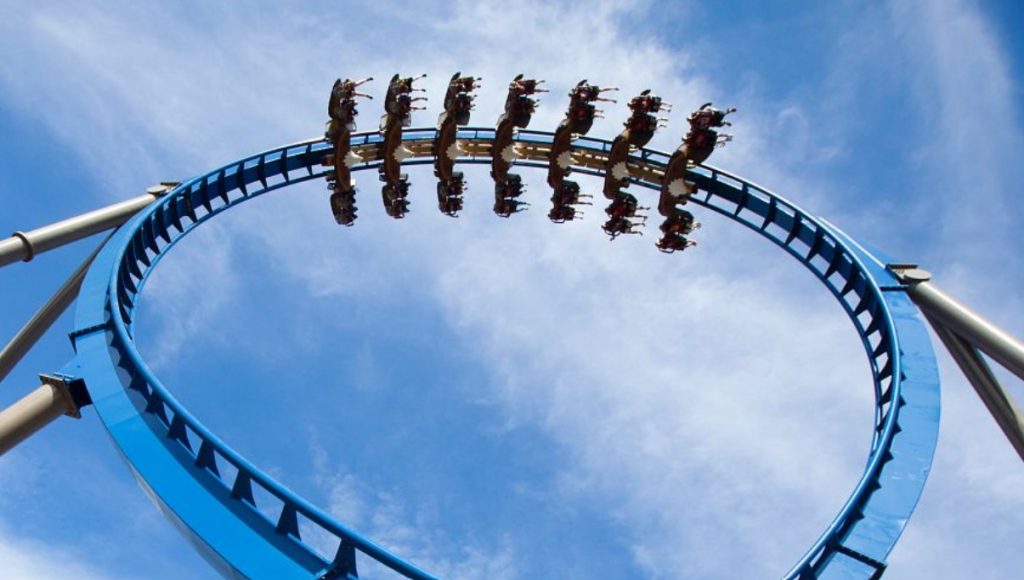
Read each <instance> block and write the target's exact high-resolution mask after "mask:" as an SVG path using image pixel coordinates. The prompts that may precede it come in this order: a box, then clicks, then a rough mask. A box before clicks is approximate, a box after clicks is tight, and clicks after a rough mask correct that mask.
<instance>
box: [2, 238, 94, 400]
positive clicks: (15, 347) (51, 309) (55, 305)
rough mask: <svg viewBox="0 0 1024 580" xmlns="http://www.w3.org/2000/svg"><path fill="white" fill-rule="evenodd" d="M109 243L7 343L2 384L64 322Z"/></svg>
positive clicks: (84, 263)
mask: <svg viewBox="0 0 1024 580" xmlns="http://www.w3.org/2000/svg"><path fill="white" fill-rule="evenodd" d="M109 239H110V236H107V237H106V239H104V240H103V242H102V243H100V245H99V246H98V247H97V248H96V249H95V250H94V251H93V252H92V254H90V255H89V257H88V258H86V259H85V261H84V262H82V265H81V266H79V267H78V269H77V270H75V273H74V274H72V275H71V277H70V278H68V279H67V281H65V282H64V285H62V286H61V287H60V289H59V290H57V292H56V293H55V294H54V295H53V296H51V297H50V299H49V300H48V301H47V302H46V304H44V305H43V306H42V308H40V309H39V311H38V312H36V313H35V315H33V316H32V318H31V319H30V320H29V321H28V322H27V323H25V326H23V327H22V328H21V330H19V331H18V334H16V335H14V338H12V339H11V342H9V343H7V346H5V347H4V348H3V350H0V383H2V382H3V380H4V378H6V377H7V374H8V373H10V372H11V369H13V368H14V365H16V364H18V361H20V360H21V358H22V357H23V356H25V353H27V352H28V351H29V350H30V349H31V348H32V347H33V346H34V345H35V344H36V341H38V340H39V338H40V337H41V336H43V334H45V333H46V331H47V330H49V329H50V326H52V325H53V323H54V322H56V320H57V319H58V318H60V315H61V314H63V313H64V311H65V310H67V308H68V306H70V305H71V303H72V302H73V301H74V300H75V297H76V296H78V289H79V288H81V286H82V280H84V279H85V273H86V272H87V271H88V270H89V265H90V264H92V261H93V259H95V258H96V254H98V253H99V252H100V250H101V249H102V248H103V246H104V245H106V243H107V241H108V240H109Z"/></svg>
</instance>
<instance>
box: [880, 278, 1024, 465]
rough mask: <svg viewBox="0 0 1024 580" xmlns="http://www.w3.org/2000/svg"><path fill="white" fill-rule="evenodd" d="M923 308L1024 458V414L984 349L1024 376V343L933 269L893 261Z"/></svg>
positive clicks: (1014, 372)
mask: <svg viewBox="0 0 1024 580" xmlns="http://www.w3.org/2000/svg"><path fill="white" fill-rule="evenodd" d="M890 269H891V270H892V271H893V272H894V273H895V274H896V275H897V277H899V279H900V281H902V282H903V283H905V284H906V285H907V294H909V295H910V298H911V299H912V300H913V301H914V303H915V304H917V306H918V307H920V308H921V310H922V311H923V312H924V315H925V318H926V319H927V320H928V323H929V324H930V325H931V326H932V328H933V329H934V330H935V334H936V335H938V337H939V340H941V341H942V344H944V345H945V347H946V350H948V351H949V354H950V355H952V357H953V360H954V361H956V364H957V366H959V367H960V370H961V371H962V372H963V373H964V376H966V377H967V380H968V381H969V382H970V383H971V386H972V387H974V390H975V391H976V392H977V393H978V397H979V398H981V401H982V402H983V403H985V406H986V407H987V408H988V411H989V413H991V414H992V418H994V419H995V420H996V423H997V424H998V425H999V428H1000V429H1002V431H1003V434H1004V435H1006V438H1007V439H1009V440H1010V444H1011V445H1013V448H1014V449H1015V450H1016V451H1017V455H1019V456H1020V458H1021V459H1022V460H1024V414H1022V413H1021V411H1020V408H1018V407H1017V405H1016V404H1015V403H1014V402H1013V399H1012V398H1011V397H1010V395H1009V394H1008V393H1007V392H1006V391H1005V390H1004V389H1003V387H1002V385H1000V384H999V379H997V378H996V377H995V375H993V374H992V369H990V368H989V366H988V363H987V362H985V359H984V358H982V356H981V354H980V353H979V351H980V352H983V353H985V354H987V355H988V356H990V357H992V360H994V361H996V362H997V363H999V364H1000V365H1002V366H1003V367H1004V368H1006V370H1008V371H1010V372H1011V373H1013V374H1015V375H1017V376H1018V377H1020V378H1021V379H1024V344H1021V342H1020V341H1019V340H1017V339H1016V338H1014V337H1012V336H1010V335H1009V334H1007V333H1006V332H1004V331H1003V330H1001V329H1000V328H998V327H997V326H996V325H994V324H992V323H991V322H989V321H987V320H985V319H984V318H982V317H981V316H979V315H978V314H977V313H976V312H974V311H972V310H971V309H969V308H967V307H966V306H964V305H963V304H960V303H959V302H957V301H956V300H954V299H953V298H952V297H951V296H949V295H948V294H946V293H945V292H943V291H942V290H939V289H938V288H937V287H935V285H933V284H931V283H930V282H929V280H931V274H929V273H928V272H926V271H924V270H920V269H918V268H916V267H913V266H905V267H901V266H890Z"/></svg>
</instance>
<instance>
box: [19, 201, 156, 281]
mask: <svg viewBox="0 0 1024 580" xmlns="http://www.w3.org/2000/svg"><path fill="white" fill-rule="evenodd" d="M174 185H176V184H173V183H165V184H161V185H154V186H153V187H150V188H149V189H147V190H146V193H145V194H144V195H140V196H138V197H133V198H132V199H129V200H126V201H122V202H120V203H115V204H113V205H108V206H107V207H102V208H100V209H97V210H94V211H91V212H88V213H84V214H82V215H80V216H75V217H73V218H69V219H66V220H63V221H59V222H57V223H54V224H50V225H48V226H43V227H41V228H38V229H35V230H32V231H30V232H15V233H14V234H12V235H11V237H10V238H8V239H6V240H2V241H0V267H3V266H6V265H8V264H10V263H12V262H17V261H18V260H21V261H23V262H28V261H30V260H31V259H32V258H34V257H35V256H37V255H38V254H42V253H43V252H46V251H49V250H52V249H54V248H58V247H60V246H63V245H65V244H70V243H71V242H74V241H77V240H80V239H82V238H86V237H89V236H91V235H93V234H95V233H99V232H102V231H104V230H109V229H110V228H113V227H116V226H119V225H121V224H123V223H124V222H126V221H128V218H130V217H132V216H133V215H135V214H136V213H137V212H138V211H139V210H141V209H142V208H144V207H146V206H147V205H149V204H150V203H153V200H154V199H156V198H158V197H160V196H162V195H164V194H165V193H167V191H169V190H170V189H171V188H172V187H173V186H174Z"/></svg>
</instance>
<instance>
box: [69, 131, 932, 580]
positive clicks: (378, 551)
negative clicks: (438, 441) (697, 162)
mask: <svg viewBox="0 0 1024 580" xmlns="http://www.w3.org/2000/svg"><path fill="white" fill-rule="evenodd" d="M435 137H436V131H435V130H434V129H408V130H406V131H405V132H404V133H403V139H404V145H405V146H406V147H408V148H409V149H410V150H412V151H413V157H411V158H410V159H408V160H406V161H405V162H404V163H405V164H406V165H416V164H427V163H431V162H432V161H433V158H432V155H431V144H432V143H433V141H434V139H435ZM552 137H553V136H552V134H550V133H543V132H539V131H525V130H523V131H520V132H519V133H518V134H517V136H516V141H517V144H518V145H519V147H520V150H521V152H522V156H521V158H520V159H519V161H517V164H518V165H522V166H526V167H541V168H546V167H547V163H548V162H547V153H546V151H547V150H548V149H549V148H550V144H551V140H552ZM458 138H459V139H460V140H462V141H463V142H464V143H466V145H467V149H468V150H470V151H473V152H476V153H471V156H470V157H468V158H465V157H464V158H461V159H458V160H457V161H458V162H460V163H489V161H490V159H489V156H488V155H487V154H484V153H482V152H486V151H489V148H490V145H491V143H492V142H493V140H494V129H490V128H480V129H474V128H468V129H462V130H460V131H459V133H458ZM380 140H381V139H380V135H379V134H378V133H360V134H355V135H353V136H352V139H351V147H352V149H353V150H354V151H359V152H361V153H362V154H363V157H364V158H365V159H367V161H366V162H365V163H362V164H357V166H355V167H353V168H352V170H353V171H359V170H367V169H375V168H376V167H377V166H379V165H380V160H379V159H373V158H372V157H373V153H374V152H375V151H377V150H378V149H379V147H378V144H379V143H380ZM610 149H611V144H610V143H609V142H608V141H604V140H600V139H594V138H589V137H583V138H580V139H578V140H576V141H575V142H574V143H573V153H574V159H576V163H577V165H574V166H573V170H574V171H576V172H579V173H584V174H590V175H598V176H602V175H603V174H604V164H605V161H606V159H607V155H608V152H609V151H610ZM330 152H331V149H330V146H329V145H327V144H326V143H324V142H323V141H321V140H310V141H305V142H302V143H296V144H292V145H287V146H285V147H281V148H277V149H274V150H271V151H267V152H265V153H261V154H258V155H254V156H252V157H249V158H246V159H242V160H240V161H237V162H234V163H231V164H228V165H226V166H224V167H222V168H218V169H215V170H213V171H211V172H210V173H207V174H205V175H202V176H199V177H196V178H194V179H192V180H189V181H187V182H185V183H183V184H181V185H179V186H178V187H176V188H175V189H174V190H172V191H171V192H170V193H168V194H167V195H166V196H164V197H163V198H161V199H160V200H158V201H157V202H156V203H154V204H152V205H151V206H150V207H148V208H146V209H145V210H144V211H142V212H141V213H139V214H138V215H136V216H135V217H134V218H133V219H132V220H131V221H130V222H129V223H128V224H126V225H125V226H124V227H122V229H121V230H119V231H118V232H117V234H116V235H115V236H114V237H113V238H112V239H111V241H110V242H109V243H108V244H107V245H106V246H105V247H104V248H103V250H102V251H101V252H100V254H99V255H98V256H97V257H96V260H95V261H94V263H93V265H92V267H91V268H90V269H89V271H88V273H87V275H86V277H85V280H84V282H83V284H82V288H81V291H80V293H79V298H78V307H77V311H76V317H75V330H74V331H73V332H72V333H71V337H72V341H73V343H74V346H75V350H76V356H75V358H74V359H73V360H72V361H71V362H70V363H69V364H68V365H67V367H65V369H63V371H62V373H63V374H64V375H67V376H71V377H78V378H82V379H84V380H85V382H86V386H87V388H88V391H89V394H90V395H91V397H92V400H93V404H94V406H95V407H96V410H97V413H98V415H99V417H100V419H101V421H102V422H103V424H104V426H105V427H106V429H107V431H108V433H109V434H110V436H111V438H112V439H113V441H114V443H115V445H116V447H117V448H118V450H119V452H120V453H121V455H122V456H123V458H124V459H125V461H126V462H127V463H128V464H129V466H130V467H131V470H132V472H133V473H134V474H135V476H136V478H137V479H138V481H139V483H140V485H141V486H142V487H143V489H145V490H146V492H147V493H148V494H149V496H150V497H151V498H153V500H154V502H155V503H156V504H157V505H158V506H159V508H160V509H161V510H162V511H163V512H164V513H165V514H166V515H167V517H168V518H169V519H170V520H171V521H172V522H173V523H174V524H175V525H176V526H177V527H178V529H179V530H181V531H182V533H183V534H184V535H185V536H186V537H187V538H188V539H189V540H190V541H191V542H192V543H193V544H194V545H195V546H196V547H197V549H198V550H199V552H200V553H201V554H203V556H204V557H205V558H206V559H207V560H208V561H210V562H211V564H212V565H213V566H214V567H215V568H216V569H217V570H218V571H220V572H221V573H222V574H224V575H225V576H228V577H249V578H275V579H277V578H350V579H354V578H357V573H356V565H357V560H358V559H361V558H370V559H373V560H376V561H377V562H379V563H380V564H382V565H383V566H385V567H388V568H390V569H392V570H394V571H395V572H397V573H399V574H401V575H403V576H406V577H409V578H417V579H430V578H433V576H431V575H430V574H429V573H428V572H426V571H424V570H421V569H419V568H418V567H417V566H415V565H414V564H412V563H410V562H407V561H405V560H403V559H402V558H401V557H399V556H397V555H395V554H392V553H391V552H389V551H388V550H385V549H384V548H382V547H381V546H378V545H377V544H375V543H373V542H372V541H371V540H369V539H367V538H365V537H363V536H362V535H360V534H359V533H358V532H356V531H355V530H352V529H350V528H348V527H346V526H345V525H344V524H342V523H340V522H338V521H336V520H334V519H333V518H332V517H330V516H329V515H328V514H326V513H324V512H323V511H321V510H320V509H319V508H317V507H315V506H313V505H311V504H309V502H307V501H306V500H304V499H303V498H301V497H299V496H297V495H296V494H294V493H293V492H291V491H290V490H288V489H287V488H286V487H284V486H283V485H281V484H280V483H278V482H277V481H275V480H274V479H272V478H271V477H270V476H268V475H267V474H266V473H264V472H263V471H261V470H259V469H258V468H257V467H256V466H254V465H252V464H250V463H249V462H248V461H247V460H246V459H244V458H243V457H241V456H240V455H238V454H237V453H236V452H235V451H234V450H233V449H232V448H231V447H229V446H228V445H227V444H226V443H225V442H223V441H221V440H220V439H219V438H218V437H217V436H216V435H214V434H213V433H212V432H210V431H209V430H208V429H207V428H206V427H205V426H204V425H202V424H201V423H200V422H199V421H198V420H196V419H195V417H193V416H192V415H191V414H190V413H189V412H188V410H187V409H185V408H184V407H183V406H182V405H181V404H180V403H178V402H177V401H176V400H175V399H174V397H173V396H172V395H171V393H170V392H169V391H168V390H167V389H166V388H165V387H164V386H163V385H162V384H161V382H160V381H159V379H158V378H157V377H156V376H155V375H154V374H153V373H152V372H151V371H150V370H149V368H148V367H147V366H146V363H145V361H143V360H142V358H141V356H140V355H139V353H138V351H137V349H136V347H135V343H134V335H133V328H132V319H133V318H134V309H135V304H137V303H138V297H139V294H140V293H141V292H142V290H143V288H144V287H145V283H146V281H147V279H148V278H149V276H150V274H151V273H152V271H153V269H154V268H155V267H156V265H157V264H159V262H160V260H161V259H162V257H163V256H165V255H166V254H167V253H168V252H169V251H170V250H171V249H172V248H173V247H174V246H175V245H176V244H177V243H178V242H179V241H180V240H181V239H182V238H183V237H184V236H185V235H187V234H188V233H189V232H190V231H192V230H193V229H194V228H196V227H198V226H199V225H200V224H202V223H203V222H205V221H206V220H208V219H210V218H212V217H214V216H215V215H217V214H219V213H222V212H224V211H226V210H227V209H230V208H231V207H234V206H235V205H237V204H239V203H242V202H244V201H246V200H248V199H251V198H253V197H257V196H259V195H263V194H265V193H267V192H270V191H274V190H277V189H281V188H283V187H286V186H288V185H292V184H296V183H301V182H304V181H308V180H310V179H317V178H320V177H323V176H324V174H325V172H324V170H323V167H322V166H321V160H322V159H323V157H324V155H326V154H328V153H330ZM668 159H669V156H668V155H667V154H665V153H662V152H659V151H654V150H649V149H644V150H641V151H638V152H636V153H635V154H633V155H631V156H630V157H629V171H630V172H631V175H630V178H631V181H632V182H633V183H636V184H637V185H639V186H641V187H643V188H647V189H651V190H654V191H658V190H660V187H661V184H660V177H661V175H663V173H664V169H665V166H666V164H667V163H668ZM303 170H305V171H303ZM687 180H688V181H691V182H693V183H695V184H697V186H698V188H699V189H700V191H701V194H700V195H697V196H694V197H693V199H692V200H691V203H694V204H696V205H700V206H703V207H704V208H706V209H707V210H709V211H713V212H716V213H718V214H720V215H722V216H723V217H725V218H727V219H730V220H732V221H735V222H737V223H739V224H741V225H744V226H746V227H748V228H750V229H751V230H752V231H754V232H756V233H758V234H760V235H761V236H763V237H764V238H766V239H768V240H769V241H771V242H772V243H773V244H775V245H777V246H778V247H779V248H780V249H782V250H783V251H784V252H785V253H787V254H789V255H790V256H792V257H793V258H794V259H795V260H797V261H798V262H800V263H801V264H802V265H803V266H804V267H805V268H806V269H807V270H808V271H809V272H810V273H811V274H812V275H814V276H815V277H816V278H817V279H818V280H819V282H821V283H822V285H823V286H824V287H825V288H826V290H828V291H829V292H830V293H831V294H832V295H833V296H834V297H835V299H836V300H837V302H838V303H839V304H840V306H841V307H842V308H843V310H844V311H845V312H846V313H847V315H848V316H849V318H850V320H851V322H852V324H853V326H854V329H855V330H856V332H857V333H858V335H859V336H860V338H861V341H862V343H863V345H864V351H865V353H866V356H867V359H868V363H869V366H870V368H871V372H872V385H871V388H872V389H873V391H874V393H875V408H874V429H873V431H872V444H871V451H870V454H869V456H868V460H867V464H866V467H865V470H864V473H863V475H862V476H861V479H860V481H859V482H858V484H857V485H856V487H855V488H854V489H853V491H852V492H851V494H850V497H849V498H848V499H847V502H846V504H845V505H844V507H843V509H842V510H841V511H840V512H839V514H837V515H836V517H835V519H834V520H833V521H832V523H831V524H829V525H828V526H827V527H826V528H825V531H824V532H823V533H822V535H821V537H820V538H819V539H818V541H817V542H815V544H814V545H813V546H812V547H811V549H810V550H809V551H808V552H807V554H806V555H805V556H804V557H803V558H802V559H801V560H800V561H799V562H797V564H796V565H795V566H794V567H793V569H792V570H791V571H790V572H789V573H788V575H787V578H815V577H825V578H833V577H835V578H877V577H879V576H880V575H881V574H882V573H883V572H884V570H885V566H886V564H885V562H886V559H887V557H888V555H889V552H890V551H891V550H892V548H893V546H894V545H895V544H896V541H897V540H898V539H899V536H900V534H901V533H902V532H903V529H904V527H905V525H906V523H907V521H908V519H909V517H910V515H911V514H912V513H913V510H914V507H915V506H916V504H917V501H918V498H919V497H920V495H921V491H922V489H923V487H924V483H925V480H926V479H927V476H928V473H929V470H930V468H931V462H932V456H933V454H934V450H935V445H936V440H937V435H938V422H939V380H938V371H937V367H936V362H935V355H934V352H933V351H932V347H931V343H930V342H929V340H928V335H927V332H926V329H925V326H924V322H923V321H922V319H921V316H920V314H919V312H918V310H917V308H916V307H915V306H914V304H913V302H911V301H910V299H909V297H908V296H907V294H906V287H905V286H904V285H903V284H901V282H900V281H899V280H898V279H897V278H896V277H894V275H893V274H892V273H891V272H889V271H888V270H886V268H885V266H884V264H885V263H888V261H886V262H883V261H882V260H880V259H879V258H878V257H877V256H875V255H873V254H872V253H870V252H868V251H867V250H865V249H864V248H862V247H861V246H860V245H859V244H857V243H856V242H855V241H854V240H852V239H851V238H849V237H848V236H846V235H845V234H844V233H843V232H841V231H840V230H839V229H838V228H835V227H834V226H832V225H830V224H828V222H826V221H824V220H821V219H818V218H815V217H814V216H812V215H810V214H808V213H807V212H805V211H803V210H801V209H800V208H799V207H797V206H796V205H794V204H792V203H791V202H789V201H787V200H786V199H784V198H782V197H781V196H778V195H776V194H774V193H772V192H770V191H768V190H766V189H764V188H762V187H759V186H757V185H756V184H754V183H751V182H749V181H746V180H743V179H741V178H739V177H736V176H734V175H730V174H728V173H726V172H724V171H722V170H719V169H715V168H712V167H703V166H701V167H696V168H694V169H692V170H690V171H689V172H688V174H687ZM229 474H230V475H229ZM257 488H258V489H259V491H260V492H261V493H258V494H254V490H256V489H257ZM257 497H258V498H263V499H261V500H260V501H268V500H266V499H265V498H270V500H269V501H270V504H271V505H256V501H257V500H256V499H254V498H257ZM266 514H270V515H269V516H268V515H266ZM302 531H314V532H315V533H316V535H317V536H321V537H324V536H326V537H331V538H334V541H335V542H336V543H335V544H334V547H332V549H331V551H330V553H323V552H321V551H319V550H318V549H316V548H314V547H312V546H311V545H310V544H307V543H306V542H304V541H303V539H302V536H301V534H300V532H302Z"/></svg>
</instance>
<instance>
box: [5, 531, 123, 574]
mask: <svg viewBox="0 0 1024 580" xmlns="http://www.w3.org/2000/svg"><path fill="white" fill-rule="evenodd" d="M0 562H3V576H4V578H7V579H9V580H36V579H38V578H78V579H81V580H107V579H113V578H116V577H117V576H112V575H110V574H107V573H105V572H102V571H100V570H97V569H95V568H94V567H93V566H92V565H91V564H90V562H89V557H88V555H87V554H84V553H81V552H77V551H75V550H74V549H69V548H68V547H66V546H59V545H58V546H55V545H53V544H52V543H45V542H41V541H38V540H33V539H30V538H25V537H21V536H19V535H18V534H16V533H14V532H12V531H11V530H9V529H0Z"/></svg>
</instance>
